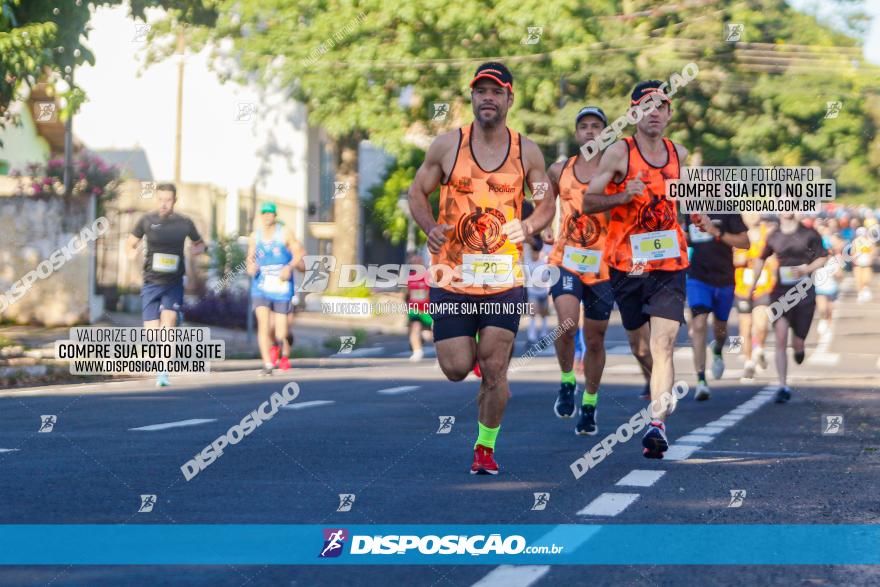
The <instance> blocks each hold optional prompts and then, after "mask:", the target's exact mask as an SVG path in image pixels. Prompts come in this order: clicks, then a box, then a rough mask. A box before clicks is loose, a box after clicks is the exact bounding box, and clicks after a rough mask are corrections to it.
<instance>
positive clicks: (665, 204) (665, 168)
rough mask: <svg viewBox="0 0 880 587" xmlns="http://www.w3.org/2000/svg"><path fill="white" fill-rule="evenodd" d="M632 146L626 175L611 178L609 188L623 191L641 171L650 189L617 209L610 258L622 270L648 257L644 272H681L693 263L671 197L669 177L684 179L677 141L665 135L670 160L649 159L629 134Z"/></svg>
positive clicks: (607, 251)
mask: <svg viewBox="0 0 880 587" xmlns="http://www.w3.org/2000/svg"><path fill="white" fill-rule="evenodd" d="M624 141H626V145H627V148H628V150H629V154H628V160H627V165H628V168H627V172H626V177H624V179H623V180H622V181H621V182H620V183H614V182H611V183H610V184H609V188H611V189H609V190H607V193H619V192H622V191H623V190H624V188H625V187H626V184H627V182H628V181H630V180H631V179H633V178H635V177H636V176H637V175H638V174H639V172H641V174H642V177H641V179H642V181H643V182H644V183H645V191H644V192H643V193H642V194H641V195H638V196H636V197H634V198H633V199H632V200H631V201H630V202H629V204H623V205H621V206H616V207H614V208H612V209H611V222H610V223H609V225H608V237H607V239H606V241H605V260H606V261H607V262H608V264H609V265H611V266H612V267H614V268H615V269H617V270H618V271H626V272H629V271H631V270H632V269H633V260H634V259H636V260H638V261H639V262H644V269H643V270H644V271H657V270H662V271H678V270H681V269H685V268H687V266H688V265H689V263H688V256H687V241H686V240H685V237H684V231H683V230H682V228H681V225H680V224H679V223H678V206H677V204H676V203H675V202H674V201H673V200H670V199H669V198H667V197H666V180H667V179H678V178H679V176H680V173H681V164H680V163H679V161H678V153H677V152H676V150H675V145H674V144H673V143H672V141H670V140H669V139H665V138H664V139H663V144H664V145H665V147H666V163H664V164H663V165H661V166H660V167H655V166H654V165H651V164H650V163H648V162H647V161H646V160H645V158H644V157H643V156H642V153H641V151H640V150H639V145H638V143H637V142H636V140H635V138H633V137H626V138H624Z"/></svg>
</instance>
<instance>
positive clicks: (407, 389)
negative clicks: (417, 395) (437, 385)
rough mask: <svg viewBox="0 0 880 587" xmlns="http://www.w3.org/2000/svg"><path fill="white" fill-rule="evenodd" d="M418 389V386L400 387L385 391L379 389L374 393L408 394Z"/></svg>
mask: <svg viewBox="0 0 880 587" xmlns="http://www.w3.org/2000/svg"><path fill="white" fill-rule="evenodd" d="M418 388H419V386H418V385H401V386H400V387H389V388H387V389H380V390H379V391H377V392H376V393H384V394H385V395H396V394H398V393H409V392H410V391H415V390H417V389H418Z"/></svg>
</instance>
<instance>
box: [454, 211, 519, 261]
mask: <svg viewBox="0 0 880 587" xmlns="http://www.w3.org/2000/svg"><path fill="white" fill-rule="evenodd" d="M506 222H507V219H506V218H504V214H502V213H501V212H500V211H499V210H496V209H495V208H485V209H484V208H477V211H476V212H472V213H471V214H466V215H464V216H462V217H461V218H460V219H459V221H458V226H456V228H455V235H456V237H457V238H458V240H459V241H461V242H462V243H464V245H465V247H467V248H468V249H470V250H472V251H482V253H483V254H484V255H488V254H490V253H494V252H495V251H497V250H498V249H500V248H501V245H503V244H504V243H505V242H506V241H507V235H506V234H504V233H503V232H501V227H502V226H504V224H505V223H506Z"/></svg>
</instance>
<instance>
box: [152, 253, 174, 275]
mask: <svg viewBox="0 0 880 587" xmlns="http://www.w3.org/2000/svg"><path fill="white" fill-rule="evenodd" d="M179 264H180V257H178V256H177V255H170V254H168V253H153V271H156V272H157V273H176V272H177V266H178V265H179Z"/></svg>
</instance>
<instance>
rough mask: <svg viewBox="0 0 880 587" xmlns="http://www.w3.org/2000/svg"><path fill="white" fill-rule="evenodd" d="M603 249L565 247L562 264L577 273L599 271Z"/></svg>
mask: <svg viewBox="0 0 880 587" xmlns="http://www.w3.org/2000/svg"><path fill="white" fill-rule="evenodd" d="M601 261H602V251H595V250H592V249H579V248H577V247H565V252H564V253H563V255H562V266H563V267H565V268H566V269H569V270H571V271H574V272H575V273H599V265H600V264H601Z"/></svg>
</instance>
